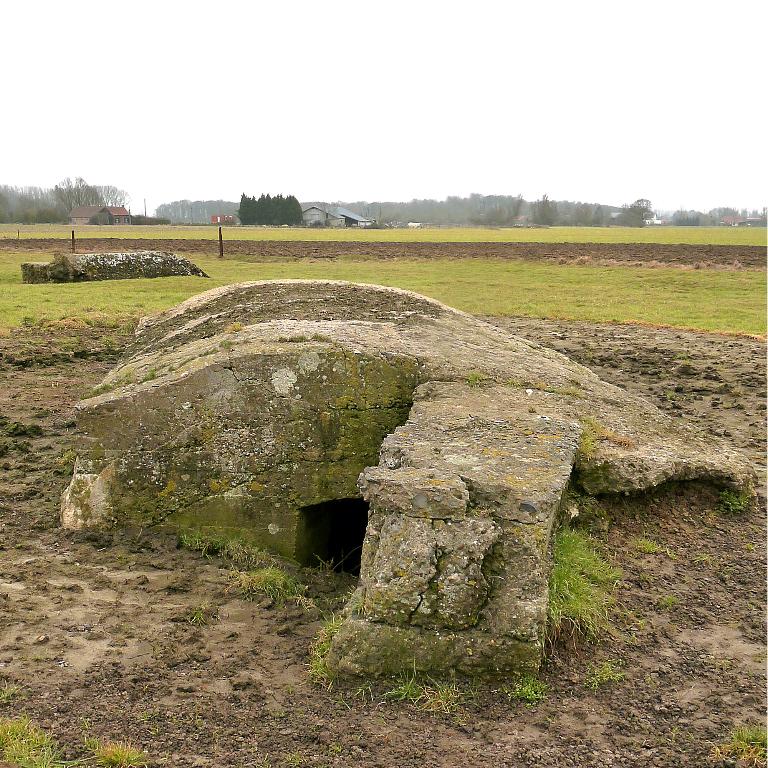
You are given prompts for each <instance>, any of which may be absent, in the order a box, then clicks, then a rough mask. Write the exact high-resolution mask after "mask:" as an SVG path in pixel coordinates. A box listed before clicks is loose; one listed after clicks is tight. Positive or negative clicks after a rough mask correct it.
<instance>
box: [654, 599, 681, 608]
mask: <svg viewBox="0 0 768 768" xmlns="http://www.w3.org/2000/svg"><path fill="white" fill-rule="evenodd" d="M656 604H657V605H658V606H659V608H661V609H662V610H665V611H671V610H672V609H673V608H675V607H676V606H678V605H680V598H679V597H677V596H676V595H664V596H663V597H660V598H659V600H658V602H657V603H656Z"/></svg>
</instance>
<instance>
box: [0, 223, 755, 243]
mask: <svg viewBox="0 0 768 768" xmlns="http://www.w3.org/2000/svg"><path fill="white" fill-rule="evenodd" d="M72 229H73V227H71V226H67V225H63V224H35V225H28V226H23V225H17V224H0V238H16V237H17V233H18V237H20V238H24V239H30V238H41V237H53V238H68V237H70V236H71V232H72ZM74 230H75V237H82V238H88V237H110V238H115V237H117V238H142V239H180V240H198V239H200V240H215V239H217V238H218V230H217V228H216V227H211V226H197V227H192V226H168V227H142V226H135V227H134V226H130V227H109V226H105V227H97V226H78V227H74ZM224 238H225V239H226V240H346V241H362V242H404V243H405V242H444V243H456V242H459V243H463V242H477V243H479V242H519V243H686V244H691V245H702V244H705V245H765V244H766V229H765V228H762V227H758V228H753V227H645V228H634V227H549V228H546V229H524V228H520V227H515V228H506V229H502V228H499V229H486V228H481V227H446V228H442V227H435V228H425V229H307V228H304V227H225V228H224Z"/></svg>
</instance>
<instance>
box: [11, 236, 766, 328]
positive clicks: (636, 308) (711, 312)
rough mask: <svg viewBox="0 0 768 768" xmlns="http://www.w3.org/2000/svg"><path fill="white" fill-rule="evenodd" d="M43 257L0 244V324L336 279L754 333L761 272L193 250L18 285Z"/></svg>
mask: <svg viewBox="0 0 768 768" xmlns="http://www.w3.org/2000/svg"><path fill="white" fill-rule="evenodd" d="M35 258H42V259H45V260H47V259H48V258H49V257H48V255H44V254H35V253H30V252H26V253H24V252H6V251H0V296H2V297H3V298H2V300H0V328H11V327H17V326H19V325H22V324H24V323H25V322H26V323H39V322H50V321H57V322H59V323H62V320H63V319H66V318H69V319H68V320H64V321H63V323H62V324H63V325H65V326H67V327H74V328H77V326H78V325H80V326H83V325H87V324H90V325H98V326H107V327H109V326H115V325H120V324H121V323H124V322H126V321H128V320H130V319H135V318H137V317H140V316H142V315H146V314H149V313H151V312H156V311H158V310H161V309H165V308H167V307H171V306H173V305H175V304H178V303H179V302H180V301H183V300H184V299H186V298H188V297H189V296H192V295H194V294H197V293H202V292H203V291H206V290H209V289H211V288H215V287H216V286H219V285H226V284H229V283H235V282H240V281H243V280H266V279H285V278H308V279H338V280H351V281H355V282H363V283H379V284H381V285H388V286H397V287H400V288H406V289H410V290H413V291H417V292H418V293H422V294H425V295H427V296H431V297H433V298H435V299H438V300H440V301H443V302H445V303H446V304H449V305H450V306H453V307H456V308H457V309H461V310H464V311H465V312H470V313H473V314H487V315H500V316H503V315H521V316H526V317H546V318H554V319H567V320H586V321H591V322H619V323H628V322H636V323H648V324H653V325H671V326H676V327H689V328H698V329H702V330H708V331H716V332H729V333H746V334H764V333H765V330H766V319H765V312H764V306H765V300H766V287H765V273H764V272H761V271H758V270H739V271H728V270H706V269H700V270H681V269H674V268H659V269H647V268H643V267H617V266H611V267H592V266H575V265H573V266H571V265H567V266H564V265H559V264H550V263H546V264H545V263H533V262H525V261H510V260H504V259H434V260H425V259H422V260H406V259H402V260H387V261H376V260H373V259H366V258H364V257H360V258H340V259H336V260H333V261H327V260H318V261H309V262H301V261H290V262H269V263H254V262H245V261H235V260H229V259H225V260H223V261H221V260H218V259H214V258H208V257H206V258H201V257H195V261H196V262H197V263H198V264H199V265H200V266H201V267H202V268H203V269H204V270H205V271H206V272H208V274H210V275H211V279H210V280H204V279H200V278H193V277H169V278H162V279H155V280H115V281H103V282H93V283H72V284H66V285H23V284H22V283H21V272H20V268H19V267H20V264H21V263H22V262H23V261H29V260H34V259H35Z"/></svg>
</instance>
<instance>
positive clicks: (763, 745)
mask: <svg viewBox="0 0 768 768" xmlns="http://www.w3.org/2000/svg"><path fill="white" fill-rule="evenodd" d="M767 750H768V732H766V728H765V726H764V725H742V726H739V727H738V728H734V730H733V731H731V733H730V735H729V738H728V741H727V742H725V743H724V744H719V745H718V746H716V747H715V748H714V749H713V750H712V757H713V758H715V759H716V760H728V759H730V760H738V761H739V765H743V766H750V767H754V768H757V766H764V765H765V763H766V756H767V755H766V752H767Z"/></svg>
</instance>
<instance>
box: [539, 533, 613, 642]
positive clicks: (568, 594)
mask: <svg viewBox="0 0 768 768" xmlns="http://www.w3.org/2000/svg"><path fill="white" fill-rule="evenodd" d="M553 559H554V562H553V566H552V574H551V575H550V579H549V616H548V625H547V637H548V642H549V643H550V644H552V643H556V642H558V641H559V640H568V639H575V638H578V637H585V638H587V639H595V638H597V637H599V636H600V635H601V634H602V633H603V632H605V631H606V630H607V629H608V628H609V626H610V620H609V609H610V607H611V605H612V603H613V598H612V592H613V590H614V588H615V587H616V585H617V584H618V582H619V579H620V578H621V572H620V571H619V570H617V569H616V568H614V567H613V566H612V565H610V564H609V563H608V562H607V561H606V560H605V559H603V557H602V556H601V555H600V553H599V552H598V551H597V548H596V546H595V544H594V542H593V540H592V539H591V538H590V537H589V536H587V535H586V534H583V533H581V532H580V531H572V530H569V529H567V528H564V529H562V530H560V531H558V533H557V534H556V535H555V542H554V547H553Z"/></svg>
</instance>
